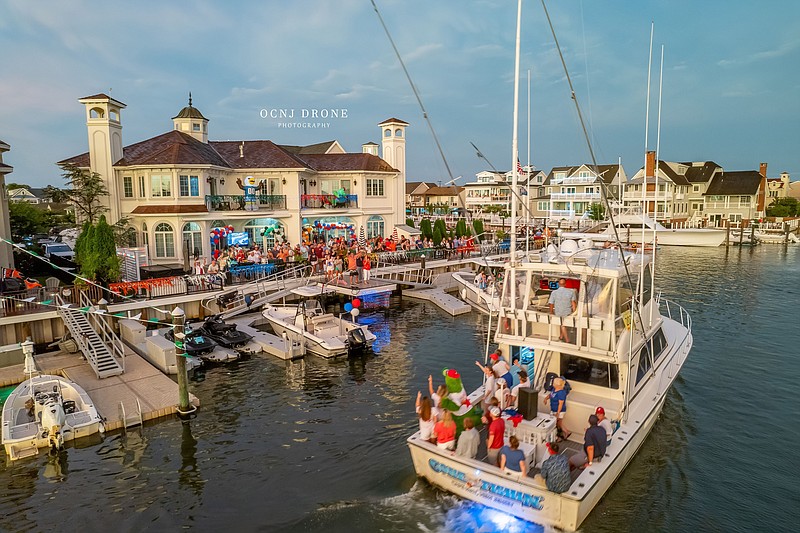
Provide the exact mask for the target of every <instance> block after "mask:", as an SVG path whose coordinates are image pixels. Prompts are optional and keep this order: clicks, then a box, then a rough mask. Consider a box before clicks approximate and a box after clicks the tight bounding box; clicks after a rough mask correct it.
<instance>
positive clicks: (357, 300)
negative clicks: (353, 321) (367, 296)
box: [353, 298, 361, 308]
mask: <svg viewBox="0 0 800 533" xmlns="http://www.w3.org/2000/svg"><path fill="white" fill-rule="evenodd" d="M353 307H355V308H359V307H361V300H359V299H358V298H353Z"/></svg>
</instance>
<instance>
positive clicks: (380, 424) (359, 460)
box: [0, 246, 800, 533]
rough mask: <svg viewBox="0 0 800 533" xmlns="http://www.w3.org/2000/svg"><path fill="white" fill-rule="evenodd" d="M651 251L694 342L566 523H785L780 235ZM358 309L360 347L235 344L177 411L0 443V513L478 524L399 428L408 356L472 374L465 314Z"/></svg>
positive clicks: (183, 522)
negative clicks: (365, 348)
mask: <svg viewBox="0 0 800 533" xmlns="http://www.w3.org/2000/svg"><path fill="white" fill-rule="evenodd" d="M660 257H661V262H660V265H661V268H660V279H659V283H658V285H659V286H660V287H662V288H663V290H664V292H665V293H666V294H667V295H668V296H669V297H670V298H671V299H673V300H675V301H677V302H679V303H681V304H682V305H684V306H685V307H686V308H687V309H688V310H689V311H690V312H691V313H692V316H693V320H694V332H695V333H694V334H695V346H694V349H693V351H692V353H691V356H690V359H689V361H688V362H687V363H686V366H685V367H684V369H683V372H682V374H681V376H680V377H679V379H678V381H677V382H676V385H675V387H674V388H673V390H672V391H671V392H670V395H669V397H668V400H667V403H666V405H665V407H664V410H663V413H662V415H661V418H660V420H659V422H658V423H657V424H656V426H655V428H654V430H653V432H652V433H651V435H650V437H649V439H648V440H647V442H646V443H645V445H644V446H643V448H642V449H641V450H640V452H639V454H638V455H637V456H636V458H635V460H634V461H633V462H632V463H631V465H630V466H629V467H628V469H627V470H626V471H625V473H624V474H623V476H622V478H621V479H620V480H619V481H618V483H617V484H616V485H615V487H614V488H613V489H612V490H611V491H610V492H609V493H608V494H607V495H606V496H605V498H603V500H602V501H601V502H600V504H599V505H598V506H597V507H596V508H595V511H594V512H593V513H592V515H591V516H590V517H589V519H588V520H587V521H586V522H585V523H584V525H583V527H582V530H583V531H586V532H595V531H637V532H638V531H689V530H700V531H725V532H727V531H752V530H763V529H769V530H772V531H785V530H792V529H794V528H795V527H796V523H797V521H798V519H800V490H799V489H798V488H797V487H798V484H797V479H796V473H797V472H798V471H800V470H798V467H797V466H796V465H797V464H798V461H797V458H796V455H797V454H796V453H791V452H792V451H793V450H795V449H796V448H797V443H798V442H800V429H798V424H797V421H798V415H799V414H800V412H799V410H798V405H799V403H798V401H797V392H798V390H799V389H800V386H798V383H800V371H798V366H797V359H798V356H800V347H798V341H799V340H800V338H798V337H799V336H798V335H797V332H798V327H797V320H798V315H797V311H796V310H797V309H798V306H800V290H799V289H798V279H800V268H799V267H798V260H799V259H800V247H793V248H789V249H788V251H784V250H783V248H781V247H778V246H762V247H759V248H756V249H755V250H752V251H751V250H748V249H745V250H742V251H740V250H738V249H735V248H732V249H731V250H729V251H727V252H726V251H725V250H724V249H711V250H709V249H684V250H677V249H666V250H664V252H663V253H662V254H661V256H660ZM362 318H363V319H364V320H368V321H370V322H371V325H370V327H371V329H372V330H373V331H374V332H375V333H376V334H377V335H378V337H379V341H378V350H379V353H377V354H375V355H374V356H370V357H368V358H366V359H365V360H363V361H361V360H359V361H351V362H340V363H326V362H323V361H321V360H318V359H315V358H309V360H308V361H306V362H304V363H303V362H299V363H292V364H285V363H283V362H279V361H277V360H275V359H273V358H270V357H267V356H257V357H253V358H251V359H250V360H247V361H243V362H240V363H238V364H237V365H236V366H229V367H224V368H217V369H213V370H211V371H209V372H208V373H207V375H206V379H205V381H203V382H198V383H193V384H192V391H193V392H194V393H195V394H196V395H197V396H198V397H199V398H200V399H201V401H202V404H203V407H202V410H201V411H200V412H199V416H198V417H197V418H196V419H194V420H192V421H190V422H188V423H181V422H180V421H178V420H172V419H166V420H163V421H160V422H156V423H154V424H151V425H147V426H146V427H144V428H140V429H135V430H132V431H129V432H128V433H127V434H113V435H109V436H106V437H105V438H104V439H102V440H101V439H99V438H98V439H95V441H90V442H84V443H81V448H77V449H76V448H69V449H68V451H67V452H66V454H64V456H63V457H61V458H60V459H58V460H56V459H52V458H47V457H43V456H41V457H39V458H35V459H32V460H23V461H19V462H17V463H15V464H12V465H5V464H2V461H0V486H2V487H3V490H0V529H2V530H5V531H44V530H48V531H75V530H76V529H79V528H80V529H85V530H87V531H94V530H97V531H100V530H105V529H107V528H108V526H113V528H114V530H116V531H144V530H149V531H177V530H179V529H194V530H197V531H213V530H220V529H222V528H228V530H230V531H304V532H306V531H312V532H316V531H319V532H323V531H324V532H326V533H331V532H339V531H341V532H345V531H347V532H349V531H424V532H448V531H464V532H466V531H492V530H493V529H494V527H493V526H492V525H491V524H492V522H487V520H489V519H490V518H492V516H491V513H490V512H487V511H485V510H484V509H483V508H480V507H479V506H474V505H471V504H465V503H462V502H459V501H458V500H457V499H455V498H453V497H451V496H448V495H446V494H443V493H440V492H438V491H436V490H433V489H431V488H430V487H428V486H427V485H425V484H424V483H419V482H417V481H416V478H415V475H414V471H413V468H412V466H411V460H410V455H409V453H408V450H407V448H406V445H405V438H406V437H407V436H408V435H409V434H410V433H411V432H412V431H413V430H414V428H415V427H416V420H415V417H414V413H413V400H414V396H415V394H416V391H417V390H418V389H420V388H422V387H423V386H427V385H426V381H427V376H428V374H431V373H433V374H435V375H440V372H441V370H442V368H444V367H446V366H454V367H456V368H459V369H460V370H461V371H462V373H463V374H464V375H465V379H464V381H465V385H466V386H467V388H468V389H472V388H474V387H475V386H477V384H478V381H479V379H480V376H479V374H478V372H477V369H476V368H474V367H473V364H472V361H473V360H474V359H476V358H477V357H479V356H480V354H482V353H483V339H484V338H485V328H486V323H485V319H484V318H483V317H481V316H478V315H477V314H470V315H467V316H466V317H461V318H457V319H453V318H450V317H449V316H447V315H445V314H443V313H442V312H440V311H438V310H437V309H435V308H434V307H432V306H431V305H429V304H423V303H417V302H413V301H410V300H402V301H401V300H393V306H392V308H391V309H390V310H388V311H386V312H381V313H375V314H371V315H368V316H364V317H362ZM779 439H780V440H779ZM67 517H69V518H70V521H68V522H67V521H65V519H66V518H67ZM536 529H537V528H535V527H531V526H529V525H528V524H525V523H522V522H518V521H512V522H510V523H509V524H507V525H506V527H505V529H504V530H505V531H527V530H536Z"/></svg>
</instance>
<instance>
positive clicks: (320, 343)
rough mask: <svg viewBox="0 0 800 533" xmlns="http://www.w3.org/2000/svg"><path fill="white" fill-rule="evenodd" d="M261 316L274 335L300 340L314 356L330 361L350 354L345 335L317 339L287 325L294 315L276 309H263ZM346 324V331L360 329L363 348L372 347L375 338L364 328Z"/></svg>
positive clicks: (292, 325) (293, 326) (295, 327)
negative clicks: (289, 317) (288, 319)
mask: <svg viewBox="0 0 800 533" xmlns="http://www.w3.org/2000/svg"><path fill="white" fill-rule="evenodd" d="M262 315H263V316H264V318H265V319H267V321H268V322H269V324H270V326H272V329H273V331H274V332H275V334H276V335H281V336H282V335H283V334H284V333H285V334H286V336H287V337H288V338H290V339H292V340H293V341H298V342H299V341H300V340H301V339H302V342H303V344H304V345H305V349H306V350H307V351H308V352H311V353H313V354H314V355H318V356H320V357H324V358H326V359H330V358H334V357H341V356H346V355H348V354H349V353H350V350H349V347H348V345H347V343H346V339H347V335H346V334H344V335H336V336H329V337H319V336H316V335H313V334H311V333H309V332H307V331H303V330H301V328H300V327H298V326H296V325H294V324H289V323H288V322H286V319H287V317H288V316H294V315H284V314H281V313H280V312H279V310H278V309H277V308H268V309H265V310H264V312H263V313H262ZM346 324H348V325H346V326H345V328H346V329H347V330H350V329H355V328H358V329H361V331H362V332H363V333H364V337H365V342H366V345H365V348H371V347H372V344H373V343H374V342H375V339H376V337H375V335H374V334H373V333H371V332H370V331H369V330H368V329H367V327H366V326H359V325H357V324H353V323H349V322H346Z"/></svg>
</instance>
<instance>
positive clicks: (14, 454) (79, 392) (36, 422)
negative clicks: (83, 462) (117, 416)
mask: <svg viewBox="0 0 800 533" xmlns="http://www.w3.org/2000/svg"><path fill="white" fill-rule="evenodd" d="M53 387H56V388H57V389H58V400H57V401H58V403H59V404H60V405H61V406H65V405H67V403H69V402H71V404H72V405H73V406H74V410H70V411H67V410H64V411H63V413H64V414H63V416H64V420H63V424H62V425H61V426H60V427H59V428H58V430H59V431H58V439H57V441H54V438H53V437H54V434H53V433H51V431H50V429H51V428H44V427H42V423H41V418H42V417H41V416H40V410H41V408H42V405H41V402H38V400H37V401H36V402H35V403H39V404H40V405H39V407H37V408H36V410H37V413H36V415H34V416H31V417H29V418H25V415H24V413H23V412H21V411H24V410H26V406H25V402H26V400H27V399H29V398H31V397H36V393H37V392H42V391H46V392H50V391H52V390H53ZM44 407H45V408H46V407H47V405H45V406H44ZM2 421H3V429H2V437H3V439H2V440H3V446H4V447H5V451H6V455H7V456H8V458H9V459H11V460H12V461H14V460H17V459H21V458H23V457H29V456H33V455H36V454H38V450H39V449H40V448H49V447H52V446H53V445H54V442H58V443H59V445H60V444H63V443H64V442H69V441H73V440H75V439H79V438H82V437H88V436H91V435H94V434H96V433H98V432H102V431H104V427H103V420H102V418H101V417H100V414H99V413H98V412H97V409H96V408H95V407H94V404H93V403H92V401H91V399H90V398H89V395H88V394H86V392H85V391H84V390H83V389H82V388H81V387H80V386H78V385H77V384H76V383H74V382H72V381H69V380H67V379H64V378H62V377H60V376H52V375H41V376H36V377H34V378H32V379H28V380H26V381H24V382H23V383H21V384H20V385H18V386H17V388H16V389H14V390H13V391H12V392H11V394H10V395H9V396H8V398H7V399H6V402H5V404H4V405H3V417H2Z"/></svg>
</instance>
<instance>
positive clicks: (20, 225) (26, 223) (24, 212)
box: [8, 202, 48, 241]
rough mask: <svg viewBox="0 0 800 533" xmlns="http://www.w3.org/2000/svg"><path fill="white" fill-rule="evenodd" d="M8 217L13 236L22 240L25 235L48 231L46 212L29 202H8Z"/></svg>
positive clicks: (15, 239) (13, 238) (14, 238)
mask: <svg viewBox="0 0 800 533" xmlns="http://www.w3.org/2000/svg"><path fill="white" fill-rule="evenodd" d="M8 218H9V223H10V225H11V238H12V240H14V241H20V240H21V239H22V238H23V237H27V236H28V235H33V234H34V233H42V232H45V231H47V229H48V228H47V226H46V225H45V217H44V212H43V211H42V210H41V209H37V208H36V207H35V206H34V205H32V204H29V203H28V202H8Z"/></svg>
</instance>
